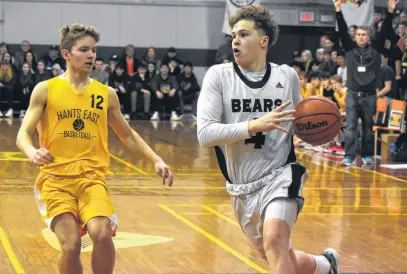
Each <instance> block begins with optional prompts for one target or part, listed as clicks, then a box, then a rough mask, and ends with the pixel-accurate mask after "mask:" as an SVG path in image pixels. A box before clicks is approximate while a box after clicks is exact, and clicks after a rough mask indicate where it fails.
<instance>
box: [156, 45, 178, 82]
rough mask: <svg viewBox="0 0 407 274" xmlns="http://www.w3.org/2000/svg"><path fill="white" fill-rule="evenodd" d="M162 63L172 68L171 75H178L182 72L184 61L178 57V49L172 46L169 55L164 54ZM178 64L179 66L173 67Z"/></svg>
mask: <svg viewBox="0 0 407 274" xmlns="http://www.w3.org/2000/svg"><path fill="white" fill-rule="evenodd" d="M162 63H164V64H167V65H168V68H169V69H170V74H171V75H178V74H180V73H181V67H180V65H183V64H184V62H182V61H181V60H180V59H179V58H178V57H177V51H176V50H175V48H173V47H171V48H169V49H168V51H167V55H166V56H164V58H163V60H162ZM174 64H176V65H177V66H175V67H173V65H174ZM160 67H161V66H160Z"/></svg>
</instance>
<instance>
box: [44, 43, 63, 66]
mask: <svg viewBox="0 0 407 274" xmlns="http://www.w3.org/2000/svg"><path fill="white" fill-rule="evenodd" d="M42 59H43V60H44V61H45V67H46V69H47V70H51V69H52V66H53V65H54V64H59V66H60V67H61V69H62V70H66V66H65V60H64V58H62V57H61V56H60V54H59V50H58V46H50V48H49V51H48V54H47V55H45V56H44V57H43V58H42Z"/></svg>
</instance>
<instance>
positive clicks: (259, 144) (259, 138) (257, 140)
mask: <svg viewBox="0 0 407 274" xmlns="http://www.w3.org/2000/svg"><path fill="white" fill-rule="evenodd" d="M256 119H257V118H255V119H254V120H256ZM265 142H266V135H264V134H263V132H257V133H256V135H254V136H252V137H250V138H249V139H246V140H245V141H244V144H245V145H247V144H254V148H255V149H262V148H263V146H264V143H265Z"/></svg>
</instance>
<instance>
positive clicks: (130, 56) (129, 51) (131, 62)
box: [120, 44, 140, 76]
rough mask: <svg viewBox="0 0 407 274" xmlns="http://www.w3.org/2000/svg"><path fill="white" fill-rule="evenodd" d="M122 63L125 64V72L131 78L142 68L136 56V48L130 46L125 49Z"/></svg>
mask: <svg viewBox="0 0 407 274" xmlns="http://www.w3.org/2000/svg"><path fill="white" fill-rule="evenodd" d="M120 63H122V64H124V72H125V73H127V74H128V75H130V76H133V75H134V74H135V73H136V72H137V69H138V67H139V66H140V61H139V60H138V59H137V58H136V56H135V55H134V46H133V45H131V44H129V45H127V46H126V48H125V54H124V55H123V57H122V59H121V60H120Z"/></svg>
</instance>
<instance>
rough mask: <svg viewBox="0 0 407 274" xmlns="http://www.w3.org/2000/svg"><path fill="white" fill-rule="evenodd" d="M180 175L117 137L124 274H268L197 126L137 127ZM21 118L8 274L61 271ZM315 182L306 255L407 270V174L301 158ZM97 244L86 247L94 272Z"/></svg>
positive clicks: (4, 169) (2, 155) (8, 203)
mask: <svg viewBox="0 0 407 274" xmlns="http://www.w3.org/2000/svg"><path fill="white" fill-rule="evenodd" d="M131 125H132V126H133V128H135V129H136V130H137V131H138V132H139V133H140V135H141V136H142V137H143V138H144V139H145V140H146V141H147V142H148V143H149V144H150V145H151V146H152V147H153V149H154V150H155V151H157V152H158V153H159V154H160V155H162V156H163V158H164V159H165V160H166V161H167V163H168V164H169V165H170V166H171V168H172V170H173V171H174V172H175V182H174V186H173V188H168V187H163V186H162V184H161V183H160V179H159V178H158V177H157V176H156V175H155V174H154V170H153V166H152V165H151V163H149V162H147V161H146V160H145V159H143V158H142V157H140V156H139V155H137V154H131V153H129V152H128V151H127V149H126V148H125V147H124V146H123V145H122V144H121V143H120V141H119V139H118V138H117V137H116V136H115V135H114V134H113V133H112V132H111V133H110V134H111V135H110V150H111V170H110V172H109V176H108V177H109V178H108V179H109V180H108V185H109V187H110V194H111V199H112V201H113V203H114V205H115V207H116V209H117V213H118V216H119V230H118V231H119V232H118V235H117V237H116V238H115V240H114V241H115V245H116V247H117V261H116V270H115V273H259V272H260V273H264V272H267V271H266V269H267V266H266V264H265V262H264V261H263V260H262V259H261V258H260V256H259V255H258V254H257V253H256V252H255V251H254V250H253V249H252V248H251V247H250V245H249V243H248V241H247V240H246V239H245V236H244V234H243V233H242V231H241V230H240V228H239V227H238V224H237V223H236V221H235V219H234V216H233V214H232V209H231V206H230V203H229V201H230V197H229V196H228V194H227V193H226V191H225V189H224V179H223V177H222V176H221V173H220V171H219V169H218V165H217V162H216V157H215V154H214V151H213V149H204V148H201V147H200V146H199V144H198V143H197V140H196V127H195V126H192V125H182V124H181V123H177V124H173V123H171V122H154V123H152V122H149V121H143V122H139V121H137V122H131ZM19 126H20V120H19V119H14V120H9V119H4V120H1V121H0V143H1V151H0V160H1V165H0V172H1V173H0V174H1V177H0V193H1V199H0V212H1V214H0V239H1V242H2V245H0V258H1V259H0V273H1V274H5V273H56V271H57V258H58V254H59V252H58V250H57V249H58V248H59V247H58V245H57V244H56V241H55V237H54V235H53V234H52V233H50V232H49V230H48V229H47V228H46V226H45V223H44V222H43V221H42V219H41V217H40V215H39V212H38V210H37V205H36V202H35V200H34V197H33V183H34V180H35V177H36V175H37V172H38V170H37V168H36V167H33V166H31V165H30V164H29V162H28V161H27V160H26V159H25V157H24V156H23V155H22V154H21V153H19V152H18V149H17V147H16V146H15V137H16V134H17V131H18V128H19ZM297 156H298V159H299V162H301V163H302V164H303V165H305V166H307V167H308V169H309V170H310V172H311V179H310V180H309V181H308V182H307V184H306V186H305V190H304V197H305V207H304V210H303V212H302V213H301V215H300V217H299V220H298V222H297V224H296V226H295V228H294V230H293V234H292V241H293V245H294V247H295V248H296V249H299V250H304V251H307V252H310V253H314V254H320V253H321V252H322V251H323V250H324V249H325V248H326V247H333V248H336V249H337V250H338V251H339V252H340V255H341V266H340V271H341V273H407V260H406V259H407V236H406V235H407V221H406V218H407V210H406V208H407V172H400V171H397V172H394V171H390V170H385V169H384V170H383V169H381V170H379V169H377V170H375V169H373V170H367V169H364V168H361V167H352V168H350V169H344V168H342V167H339V166H338V165H336V164H335V159H334V160H332V159H331V160H328V159H326V158H325V155H323V154H318V153H313V152H309V151H304V152H301V151H297ZM91 250H92V245H91V242H90V241H89V238H87V237H86V236H85V237H84V238H83V241H82V252H83V253H82V261H83V263H84V269H85V273H90V258H91V257H90V251H91Z"/></svg>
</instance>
